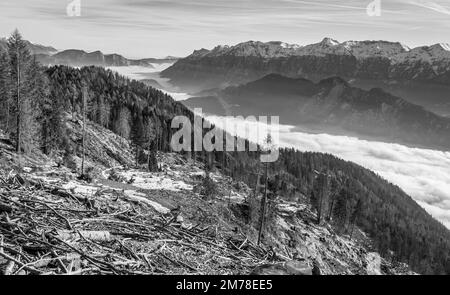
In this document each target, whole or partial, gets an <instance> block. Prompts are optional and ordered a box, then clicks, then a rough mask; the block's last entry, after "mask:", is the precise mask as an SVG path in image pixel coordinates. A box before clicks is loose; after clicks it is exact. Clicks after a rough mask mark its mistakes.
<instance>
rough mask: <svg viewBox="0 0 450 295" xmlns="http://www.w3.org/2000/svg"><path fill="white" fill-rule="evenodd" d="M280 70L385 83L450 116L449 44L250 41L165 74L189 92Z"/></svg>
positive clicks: (367, 85) (201, 55) (199, 53)
mask: <svg viewBox="0 0 450 295" xmlns="http://www.w3.org/2000/svg"><path fill="white" fill-rule="evenodd" d="M271 73H276V74H280V75H283V76H286V77H291V78H306V79H310V80H312V81H316V82H317V81H320V80H322V79H325V78H328V77H332V76H339V77H341V78H343V79H344V80H346V81H348V82H349V83H350V84H352V85H353V86H356V87H361V88H364V89H371V88H373V87H380V88H383V89H385V90H386V91H388V92H390V93H392V94H394V95H397V96H401V97H404V98H405V99H407V100H409V101H410V102H413V103H416V104H419V105H422V106H425V107H426V108H428V109H429V110H432V111H434V112H436V113H438V114H441V115H444V116H450V45H448V44H443V43H441V44H435V45H432V46H422V47H417V48H409V47H408V46H406V45H403V44H401V43H399V42H388V41H346V42H342V43H341V42H338V41H336V40H333V39H331V38H325V39H323V40H322V41H321V42H319V43H315V44H311V45H305V46H299V45H292V44H286V43H283V42H278V41H277V42H266V43H264V42H259V41H249V42H244V43H240V44H237V45H235V46H217V47H215V48H214V49H212V50H207V49H201V50H196V51H194V53H193V54H191V55H189V56H188V57H186V58H184V59H180V60H179V61H177V62H176V63H175V64H174V65H173V66H171V67H169V68H168V69H166V70H165V71H163V72H162V76H163V77H165V78H169V79H170V80H171V83H172V84H174V85H176V86H178V87H180V88H182V89H184V90H185V91H187V92H191V93H192V92H198V91H201V90H205V89H210V88H226V87H228V86H232V85H238V84H243V83H247V82H251V81H254V80H257V79H260V78H262V77H264V76H266V75H268V74H271Z"/></svg>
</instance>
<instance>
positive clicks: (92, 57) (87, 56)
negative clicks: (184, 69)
mask: <svg viewBox="0 0 450 295" xmlns="http://www.w3.org/2000/svg"><path fill="white" fill-rule="evenodd" d="M36 58H37V60H38V61H39V62H40V63H42V64H43V65H72V66H89V65H94V66H104V67H124V66H144V67H153V66H152V64H161V63H174V62H175V61H176V60H177V58H175V57H167V58H162V59H157V58H145V59H128V58H125V57H123V56H122V55H119V54H103V53H102V52H101V51H94V52H86V51H84V50H77V49H69V50H64V51H61V52H58V53H56V54H53V55H49V54H38V55H36Z"/></svg>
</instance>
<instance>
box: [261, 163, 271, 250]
mask: <svg viewBox="0 0 450 295" xmlns="http://www.w3.org/2000/svg"><path fill="white" fill-rule="evenodd" d="M268 168H269V163H266V169H265V173H264V182H265V184H264V197H263V199H262V201H261V211H262V212H261V222H260V224H259V233H258V246H259V244H260V243H261V238H262V232H263V228H264V219H265V218H266V203H267V173H268Z"/></svg>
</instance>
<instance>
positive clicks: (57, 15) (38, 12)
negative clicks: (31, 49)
mask: <svg viewBox="0 0 450 295" xmlns="http://www.w3.org/2000/svg"><path fill="white" fill-rule="evenodd" d="M72 1H73V0H1V1H0V36H7V35H8V34H10V33H11V31H13V30H14V28H16V27H17V28H19V30H20V31H21V32H22V33H23V35H24V37H25V38H27V39H29V40H31V41H34V42H38V43H42V44H46V45H47V44H48V45H52V46H54V47H56V48H58V49H67V48H82V49H86V50H88V51H89V50H97V49H98V50H102V51H104V52H106V53H111V52H117V53H120V54H123V55H125V56H127V57H152V56H166V55H177V56H184V55H187V54H189V53H191V52H192V51H193V50H194V49H198V48H202V47H204V48H212V47H214V46H215V45H218V44H230V45H231V44H236V43H239V42H242V41H248V40H261V41H273V40H279V41H285V42H288V43H297V44H308V43H313V42H318V41H320V40H321V39H322V38H324V37H332V38H335V39H337V40H339V41H346V40H367V39H371V40H379V39H384V40H390V41H401V42H403V43H405V44H407V45H409V46H417V45H426V44H434V43H438V42H445V43H450V34H449V33H448V32H449V31H450V0H433V1H431V0H430V1H428V0H381V16H378V17H377V16H373V17H370V16H368V14H367V13H366V7H367V5H368V4H369V3H371V1H372V0H311V1H298V0H159V1H153V0H80V1H81V16H80V17H69V16H67V14H66V6H67V5H68V4H69V3H70V2H72Z"/></svg>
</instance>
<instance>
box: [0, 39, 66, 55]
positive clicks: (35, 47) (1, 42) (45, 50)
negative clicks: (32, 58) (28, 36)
mask: <svg viewBox="0 0 450 295" xmlns="http://www.w3.org/2000/svg"><path fill="white" fill-rule="evenodd" d="M25 43H26V44H27V46H28V48H29V49H30V52H31V53H32V54H34V55H36V54H46V55H51V54H54V53H56V52H58V50H56V49H55V48H53V47H51V46H45V45H40V44H34V43H31V42H30V41H25ZM6 48H7V40H6V38H0V50H6Z"/></svg>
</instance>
